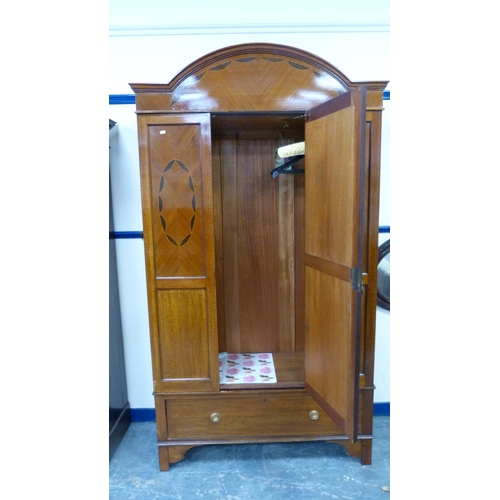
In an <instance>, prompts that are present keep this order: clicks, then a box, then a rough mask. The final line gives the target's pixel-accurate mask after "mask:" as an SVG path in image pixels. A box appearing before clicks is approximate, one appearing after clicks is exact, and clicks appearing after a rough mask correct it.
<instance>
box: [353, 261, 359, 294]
mask: <svg viewBox="0 0 500 500" xmlns="http://www.w3.org/2000/svg"><path fill="white" fill-rule="evenodd" d="M351 287H352V289H353V290H354V291H355V292H360V291H361V269H360V268H359V267H352V268H351Z"/></svg>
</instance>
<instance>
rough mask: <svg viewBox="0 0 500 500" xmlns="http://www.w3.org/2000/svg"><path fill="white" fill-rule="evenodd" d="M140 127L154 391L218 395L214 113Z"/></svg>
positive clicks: (147, 121) (153, 120)
mask: <svg viewBox="0 0 500 500" xmlns="http://www.w3.org/2000/svg"><path fill="white" fill-rule="evenodd" d="M138 125H139V152H140V159H141V191H142V204H143V224H144V247H145V255H146V276H147V285H148V305H149V325H150V336H151V351H152V360H153V375H154V391H155V393H156V394H158V393H165V392H184V391H193V392H200V391H213V390H217V389H218V384H219V377H218V373H219V372H218V346H217V300H216V278H215V250H214V232H215V231H214V203H213V192H212V161H211V160H212V158H211V138H210V115H208V114H190V115H176V116H166V115H159V114H158V115H151V116H147V115H146V116H145V115H143V116H139V119H138Z"/></svg>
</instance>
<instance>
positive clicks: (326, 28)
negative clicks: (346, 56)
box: [109, 22, 390, 37]
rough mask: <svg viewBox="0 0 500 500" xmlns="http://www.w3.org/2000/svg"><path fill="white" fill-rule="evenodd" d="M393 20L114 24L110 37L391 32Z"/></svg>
mask: <svg viewBox="0 0 500 500" xmlns="http://www.w3.org/2000/svg"><path fill="white" fill-rule="evenodd" d="M389 31H390V23H382V22H359V23H356V22H345V23H294V24H290V23H287V24H285V23H283V24H266V23H251V24H248V23H245V24H243V23H241V24H203V25H202V24H200V25H183V26H179V25H176V26H111V27H110V28H109V36H110V37H120V36H122V37H127V36H172V35H238V34H261V33H388V32H389Z"/></svg>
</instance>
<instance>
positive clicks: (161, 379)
mask: <svg viewBox="0 0 500 500" xmlns="http://www.w3.org/2000/svg"><path fill="white" fill-rule="evenodd" d="M130 85H131V87H132V89H133V91H134V92H135V95H136V109H137V120H138V134H139V156H140V172H141V173H140V176H141V193H142V208H143V230H144V246H145V260H146V262H145V265H146V276H147V290H148V307H149V321H150V336H151V352H152V363H153V379H154V398H155V410H156V425H157V435H158V454H159V466H160V469H161V470H168V469H169V467H170V464H172V463H175V462H178V461H179V460H181V459H183V458H184V457H185V453H186V451H187V450H189V449H190V448H192V447H193V446H201V445H207V444H221V445H222V444H227V443H265V442H291V441H315V440H323V441H329V442H334V443H340V444H342V445H343V446H344V447H345V448H346V450H347V452H348V453H349V454H350V455H352V456H355V457H359V458H360V459H361V462H362V463H363V464H370V463H371V459H372V458H371V452H372V439H373V436H372V419H373V394H374V389H375V387H374V385H373V369H374V343H375V314H376V306H377V264H378V216H379V178H380V142H381V121H382V109H383V91H384V89H385V87H386V85H387V82H382V81H375V82H351V81H350V80H349V79H348V78H347V77H346V76H345V75H344V74H343V73H341V72H340V71H339V70H338V69H337V68H335V67H334V66H332V65H331V64H330V63H329V62H327V61H325V60H323V59H321V58H320V57H317V56H315V55H313V54H311V53H308V52H305V51H303V50H300V49H297V48H293V47H289V46H284V45H276V44H267V43H255V44H243V45H236V46H231V47H227V48H223V49H221V50H217V51H215V52H212V53H209V54H208V55H206V56H204V57H201V58H200V59H198V60H196V61H194V62H193V63H192V64H190V65H189V66H187V67H186V68H185V69H184V70H183V71H181V72H180V73H179V74H178V75H177V76H176V77H175V78H174V79H173V80H172V81H171V82H170V83H168V84H150V83H144V84H142V83H133V84H130ZM298 142H304V143H305V152H304V156H303V158H301V159H300V160H299V161H296V162H295V164H294V165H293V166H292V167H288V168H285V169H283V170H280V171H279V172H278V174H277V173H274V174H271V172H272V171H273V170H274V169H275V168H276V164H277V163H276V161H277V157H276V153H277V150H278V149H279V148H281V147H283V146H287V145H291V144H295V143H298ZM231 360H238V361H234V362H233V365H231V362H232V361H231ZM268 361H269V363H270V365H271V367H270V368H266V369H263V368H265V365H267V363H268ZM228 363H229V365H228ZM237 363H239V366H236V364H237ZM227 366H231V368H230V369H227ZM271 369H272V370H271ZM238 370H240V372H238ZM241 370H244V371H241ZM231 373H243V375H242V376H241V377H240V376H234V375H231ZM266 373H267V374H269V373H271V375H272V376H270V375H266Z"/></svg>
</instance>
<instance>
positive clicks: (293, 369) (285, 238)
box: [211, 113, 306, 389]
mask: <svg viewBox="0 0 500 500" xmlns="http://www.w3.org/2000/svg"><path fill="white" fill-rule="evenodd" d="M211 124H212V131H211V134H212V169H213V170H212V176H213V190H214V209H215V213H214V220H215V257H216V280H217V286H216V288H217V321H218V345H219V352H220V353H222V352H227V353H272V354H273V360H274V364H275V368H276V374H277V383H275V384H272V387H273V388H286V387H290V388H292V387H293V388H300V387H304V344H305V320H304V267H303V254H304V229H305V227H304V224H305V212H304V210H305V205H304V186H305V184H304V182H305V175H306V173H305V172H304V169H305V160H304V159H301V160H300V161H299V162H297V163H295V164H294V165H293V166H292V167H290V168H291V169H292V171H291V172H287V171H282V172H281V173H280V174H279V175H276V176H275V177H274V178H273V176H272V175H271V172H272V170H273V169H274V168H275V166H276V164H275V155H276V150H277V149H278V148H279V147H282V146H285V145H289V144H293V143H295V142H300V141H304V115H301V114H300V113H299V114H286V115H284V114H272V115H262V114H255V115H252V114H245V115H238V114H215V115H212V118H211ZM260 387H261V384H253V385H252V386H249V385H246V386H244V385H241V386H240V385H234V384H233V385H231V384H225V383H224V381H223V380H221V389H238V388H240V389H241V388H247V389H248V388H250V389H251V388H260ZM266 387H267V388H269V387H270V386H269V385H266Z"/></svg>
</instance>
